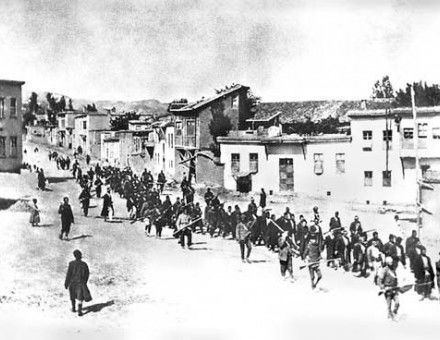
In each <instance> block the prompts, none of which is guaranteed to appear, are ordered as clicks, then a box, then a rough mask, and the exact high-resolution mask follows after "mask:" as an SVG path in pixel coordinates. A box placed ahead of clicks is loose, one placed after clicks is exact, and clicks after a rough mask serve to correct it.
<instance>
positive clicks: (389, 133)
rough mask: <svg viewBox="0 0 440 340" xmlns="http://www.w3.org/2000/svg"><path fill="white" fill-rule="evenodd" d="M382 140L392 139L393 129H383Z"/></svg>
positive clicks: (389, 140)
mask: <svg viewBox="0 0 440 340" xmlns="http://www.w3.org/2000/svg"><path fill="white" fill-rule="evenodd" d="M382 132H383V141H384V142H386V141H388V142H391V141H392V140H393V130H383V131H382Z"/></svg>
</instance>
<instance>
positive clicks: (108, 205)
mask: <svg viewBox="0 0 440 340" xmlns="http://www.w3.org/2000/svg"><path fill="white" fill-rule="evenodd" d="M102 200H103V203H102V210H101V216H102V217H104V218H108V215H109V212H110V209H112V214H113V215H114V214H115V211H114V209H113V200H112V196H111V195H110V188H107V193H106V194H105V195H104V196H103V197H102Z"/></svg>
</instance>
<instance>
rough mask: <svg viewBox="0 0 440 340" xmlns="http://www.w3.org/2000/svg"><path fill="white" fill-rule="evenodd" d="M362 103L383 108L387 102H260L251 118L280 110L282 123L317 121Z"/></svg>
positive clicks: (270, 114)
mask: <svg viewBox="0 0 440 340" xmlns="http://www.w3.org/2000/svg"><path fill="white" fill-rule="evenodd" d="M363 102H364V103H363ZM362 105H366V108H367V109H376V108H385V107H387V105H389V104H388V103H384V102H380V101H373V100H367V101H362V100H319V101H297V102H266V103H265V102H262V103H260V105H259V107H258V109H257V112H256V114H255V116H254V117H253V119H259V120H262V119H267V117H271V116H273V115H274V114H276V113H278V112H281V115H280V121H281V123H282V124H289V123H293V122H295V121H304V120H306V119H311V120H312V121H317V120H319V119H322V118H327V117H329V116H332V117H340V118H345V117H346V115H347V112H348V111H350V110H355V109H358V110H360V109H361V108H362Z"/></svg>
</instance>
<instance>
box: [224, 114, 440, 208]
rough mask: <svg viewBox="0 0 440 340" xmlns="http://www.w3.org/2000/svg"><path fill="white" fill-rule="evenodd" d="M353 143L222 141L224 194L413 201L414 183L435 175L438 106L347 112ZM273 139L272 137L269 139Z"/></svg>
mask: <svg viewBox="0 0 440 340" xmlns="http://www.w3.org/2000/svg"><path fill="white" fill-rule="evenodd" d="M348 117H349V118H350V119H351V122H350V124H351V136H347V135H322V136H312V137H301V136H298V135H282V136H278V137H276V136H274V137H269V136H268V134H264V133H261V131H260V133H257V132H255V131H240V132H239V133H233V134H230V135H229V136H228V137H223V138H219V142H220V143H221V163H223V164H224V165H225V169H224V183H225V187H226V188H227V189H231V190H242V191H259V190H260V188H265V189H267V190H268V191H273V192H274V193H277V192H281V193H282V192H286V193H301V194H306V195H312V196H332V197H336V198H339V199H341V200H344V201H357V202H364V203H366V202H368V203H378V204H383V203H384V202H385V203H401V204H414V203H415V202H416V197H417V191H418V185H417V182H416V173H415V171H416V170H415V164H416V161H415V156H416V150H415V143H414V140H415V139H414V133H417V136H418V145H419V148H418V156H419V159H420V169H419V178H420V179H422V177H423V175H424V174H425V172H426V171H428V170H429V171H430V172H432V171H436V172H438V171H440V107H426V108H418V109H417V117H418V119H417V125H416V126H417V127H416V132H414V128H415V125H414V121H413V119H412V111H411V108H399V109H391V110H390V111H386V110H383V109H382V110H352V111H349V112H348ZM272 135H273V134H272Z"/></svg>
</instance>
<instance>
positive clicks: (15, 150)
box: [11, 136, 18, 158]
mask: <svg viewBox="0 0 440 340" xmlns="http://www.w3.org/2000/svg"><path fill="white" fill-rule="evenodd" d="M17 155H18V148H17V137H16V136H11V157H13V158H16V157H17Z"/></svg>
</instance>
